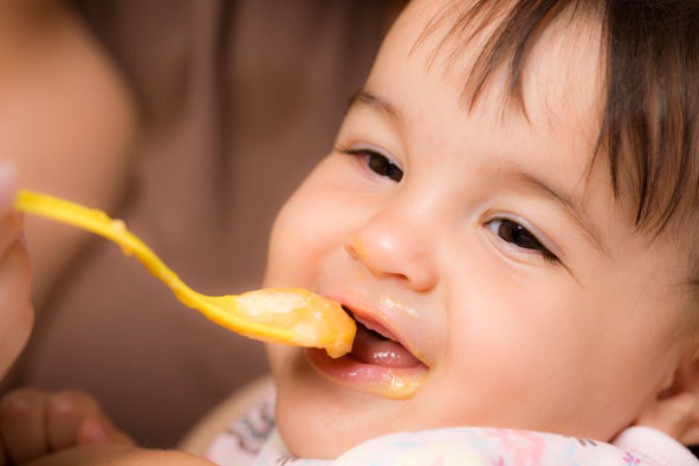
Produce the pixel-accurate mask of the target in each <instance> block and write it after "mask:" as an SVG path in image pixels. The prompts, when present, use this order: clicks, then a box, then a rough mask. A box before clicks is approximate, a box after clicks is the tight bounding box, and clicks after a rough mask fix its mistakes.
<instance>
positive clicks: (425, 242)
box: [344, 214, 437, 291]
mask: <svg viewBox="0 0 699 466" xmlns="http://www.w3.org/2000/svg"><path fill="white" fill-rule="evenodd" d="M396 217H397V216H396V215H391V214H388V215H381V214H379V215H377V216H375V217H374V218H373V219H371V220H370V221H369V222H368V223H366V224H365V225H364V226H363V227H362V228H360V229H359V230H357V231H355V232H354V233H353V234H352V235H351V236H350V237H349V238H348V240H347V242H346V243H345V245H344V247H345V251H347V253H348V254H349V256H350V257H351V258H353V259H354V260H357V261H360V262H362V263H363V264H364V266H365V267H366V268H367V269H368V270H369V271H370V272H371V273H372V274H373V275H375V276H379V277H393V278H396V279H399V280H401V281H404V282H406V283H407V284H408V286H410V287H411V288H412V289H414V290H416V291H426V290H429V289H430V288H432V287H434V286H435V284H436V281H437V270H436V268H435V264H434V262H433V260H432V257H433V255H432V247H433V245H432V244H431V242H430V240H429V233H428V229H427V228H426V226H425V225H414V224H413V223H414V222H413V223H406V222H403V221H398V220H399V219H398V218H396Z"/></svg>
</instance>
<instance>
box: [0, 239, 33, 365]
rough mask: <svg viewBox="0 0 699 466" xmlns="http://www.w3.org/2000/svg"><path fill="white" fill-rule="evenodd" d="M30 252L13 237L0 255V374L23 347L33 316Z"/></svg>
mask: <svg viewBox="0 0 699 466" xmlns="http://www.w3.org/2000/svg"><path fill="white" fill-rule="evenodd" d="M30 285H31V273H30V265H29V256H28V254H27V251H26V249H25V247H24V245H23V244H21V243H20V242H19V241H15V242H14V243H13V244H12V245H11V246H10V248H9V249H8V250H7V251H6V253H5V255H4V256H3V257H0V303H1V305H2V307H1V308H0V376H2V374H4V373H5V371H6V370H7V369H8V368H9V366H10V365H11V364H12V362H13V361H14V359H15V358H16V356H17V355H18V354H19V352H20V351H21V350H22V348H23V347H24V344H25V343H26V341H27V338H28V337H29V333H30V330H31V327H32V323H33V320H34V312H33V308H32V305H31V302H30V297H29V290H30Z"/></svg>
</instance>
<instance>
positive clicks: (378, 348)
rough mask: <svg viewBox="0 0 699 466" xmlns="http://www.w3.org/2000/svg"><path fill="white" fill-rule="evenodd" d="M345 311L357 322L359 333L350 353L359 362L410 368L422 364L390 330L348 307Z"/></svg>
mask: <svg viewBox="0 0 699 466" xmlns="http://www.w3.org/2000/svg"><path fill="white" fill-rule="evenodd" d="M345 311H347V313H348V314H349V315H350V317H352V318H353V319H354V320H355V321H356V322H357V335H356V336H355V338H354V344H353V345H352V351H351V353H350V354H351V356H352V357H353V358H354V359H356V360H357V361H358V362H361V363H364V364H376V365H379V366H384V367H394V368H410V367H416V366H419V365H421V364H422V363H421V362H420V361H419V360H418V359H417V358H416V357H415V356H414V355H413V354H412V353H411V352H410V351H408V349H407V348H405V346H403V345H402V344H401V343H400V342H398V341H396V340H394V339H393V336H392V335H391V334H390V333H389V332H388V330H386V329H384V328H383V327H381V326H380V325H378V324H375V323H372V322H369V321H367V320H365V319H362V318H358V317H357V316H356V315H354V314H353V313H352V311H350V310H348V309H347V308H345Z"/></svg>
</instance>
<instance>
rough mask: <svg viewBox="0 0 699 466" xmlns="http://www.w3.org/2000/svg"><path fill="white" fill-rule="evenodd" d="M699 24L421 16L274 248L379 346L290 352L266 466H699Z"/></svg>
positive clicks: (483, 4)
mask: <svg viewBox="0 0 699 466" xmlns="http://www.w3.org/2000/svg"><path fill="white" fill-rule="evenodd" d="M696 24H699V4H697V2H696V1H694V0H686V1H679V0H677V1H672V2H658V1H634V2H616V1H606V2H605V1H588V2H575V1H557V2H555V1H552V2H544V1H525V0H520V1H516V0H511V1H500V0H482V1H479V2H475V1H473V0H457V1H454V0H415V1H413V2H412V3H410V4H409V5H408V7H407V8H406V10H405V11H404V12H403V14H402V15H401V16H400V18H399V19H398V21H397V22H396V24H395V25H394V27H393V28H392V30H391V32H390V34H389V35H388V36H387V38H386V40H385V42H384V44H383V46H382V48H381V51H380V53H379V55H378V57H377V59H376V62H375V65H374V68H373V70H372V72H371V74H370V76H369V78H368V80H367V81H366V84H365V86H364V87H363V89H361V91H359V92H358V93H357V94H356V96H355V98H354V99H353V100H352V102H351V105H350V107H349V109H348V112H347V115H346V117H345V120H344V122H343V124H342V127H341V129H340V131H339V135H338V137H337V141H336V147H335V148H334V150H333V151H332V152H331V153H330V154H329V155H328V156H327V157H326V158H325V159H324V160H323V161H321V163H320V164H319V165H318V166H317V168H316V169H315V170H314V171H313V172H312V173H311V174H310V176H309V177H308V178H307V180H306V181H305V182H304V183H303V184H302V186H301V187H300V188H299V189H298V191H297V192H296V193H295V194H294V195H293V196H292V197H291V198H290V199H289V201H288V202H287V204H286V205H285V207H284V208H283V209H282V211H281V212H280V213H279V215H278V217H277V220H276V223H275V225H274V229H273V231H272V237H271V242H270V249H269V257H268V268H267V275H266V280H265V286H279V287H302V288H307V289H310V290H312V291H315V292H317V293H320V294H322V295H325V296H328V297H330V298H332V299H334V300H337V301H339V302H341V303H342V304H343V306H344V307H345V308H346V309H347V310H348V312H350V313H351V315H352V316H353V317H354V318H355V319H356V321H357V323H358V327H359V331H358V336H357V338H356V340H355V344H354V347H353V350H352V352H351V354H349V355H347V356H344V357H342V358H339V359H332V358H330V357H328V356H327V355H326V354H325V353H324V352H323V351H321V350H305V349H301V348H296V347H283V346H274V345H271V346H270V347H269V355H270V361H271V367H272V372H273V377H274V383H275V393H276V397H275V399H274V406H275V409H274V422H269V423H267V424H268V427H269V428H263V429H262V430H261V431H259V432H257V433H258V434H259V433H260V432H262V433H263V434H264V436H265V438H264V439H263V441H262V442H261V445H262V448H261V450H260V452H259V453H257V452H252V456H251V457H250V461H251V462H250V463H248V464H280V463H279V462H283V461H291V462H293V459H295V458H314V459H318V461H317V462H314V461H310V460H309V461H308V462H303V464H328V463H327V462H324V461H323V460H333V459H334V460H336V462H337V464H368V462H369V460H372V461H374V462H375V463H376V464H409V461H408V459H410V461H413V462H414V463H413V464H484V465H505V464H513V465H514V464H546V465H560V464H570V465H573V464H595V465H598V464H619V465H637V464H646V465H660V464H672V465H685V464H686V465H697V464H699V462H697V460H695V459H694V457H693V456H692V454H691V453H690V452H689V450H687V449H686V448H685V447H683V446H682V444H685V445H690V444H694V443H699V422H698V420H699V406H698V404H699V401H698V400H699V313H698V306H697V303H698V301H697V298H698V295H697V288H696V286H697V280H698V278H699V271H698V267H697V263H698V262H697V261H698V259H699V257H698V253H699V251H698V250H697V248H696V247H695V246H694V241H693V238H694V237H695V235H696V231H697V230H696V227H697V220H698V219H697V214H698V212H697V207H696V206H697V205H698V204H697V201H698V200H699V199H697V198H698V196H699V191H698V190H699V153H697V150H698V147H697V142H698V141H699V122H698V121H697V119H696V118H695V112H696V109H698V108H699V33H697V32H696ZM264 409H265V406H262V407H261V408H259V409H258V410H257V411H256V413H257V414H259V413H261V412H264ZM253 411H254V410H253ZM258 417H259V416H258ZM249 424H250V422H247V425H249ZM240 425H241V424H234V427H235V426H240ZM232 430H235V429H232ZM661 430H662V431H663V432H664V433H663V432H661ZM225 437H226V434H222V436H221V437H220V438H219V439H218V440H217V443H215V444H214V445H215V446H216V445H218V446H217V447H216V448H214V449H212V450H211V453H210V459H211V460H213V461H215V462H218V463H220V464H237V463H235V462H234V460H233V459H231V458H233V457H234V456H235V455H238V453H236V452H233V451H231V452H230V454H229V453H227V452H226V451H224V449H221V448H220V445H222V444H225ZM231 443H232V442H231ZM119 448H121V449H122V450H119V451H127V450H128V451H129V452H130V453H128V454H127V453H124V458H126V457H128V459H129V460H131V459H134V458H139V457H138V455H139V454H142V455H145V456H143V457H141V458H140V461H136V462H135V463H134V464H148V463H147V461H149V460H153V459H154V458H155V456H153V455H156V456H157V454H156V453H154V452H148V451H143V450H130V449H129V447H126V446H124V447H119ZM123 449H127V450H123ZM81 450H82V451H84V450H85V449H77V450H67V451H64V452H59V453H58V454H57V455H54V456H47V457H45V458H43V459H42V460H41V462H40V463H39V464H53V463H51V461H52V459H53V460H56V459H57V458H61V455H73V456H70V458H72V459H71V461H72V462H71V463H70V464H80V461H79V460H78V459H79V458H80V455H81V454H82V453H81ZM86 450H89V454H90V455H93V456H91V457H90V458H91V459H90V462H89V464H99V461H97V460H96V459H95V458H96V457H95V456H94V455H95V451H96V450H95V449H94V448H91V449H90V448H89V449H86ZM161 453H162V454H167V455H171V456H170V457H168V458H169V459H168V461H170V463H168V464H179V463H178V462H177V461H180V460H181V461H182V463H183V464H194V463H196V462H198V461H201V460H198V459H194V458H191V457H185V456H182V457H178V456H177V455H176V454H175V453H172V452H161ZM248 453H250V452H248ZM255 455H257V458H255ZM63 457H64V458H65V456H63ZM237 457H242V456H241V455H238V456H237ZM56 461H57V460H56ZM153 461H155V460H153ZM229 461H230V462H229ZM299 461H300V460H299ZM439 461H442V463H439ZM268 462H269V463H268ZM117 464H118V463H117ZM124 464H126V463H124ZM284 464H286V463H284Z"/></svg>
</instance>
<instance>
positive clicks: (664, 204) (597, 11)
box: [418, 0, 699, 234]
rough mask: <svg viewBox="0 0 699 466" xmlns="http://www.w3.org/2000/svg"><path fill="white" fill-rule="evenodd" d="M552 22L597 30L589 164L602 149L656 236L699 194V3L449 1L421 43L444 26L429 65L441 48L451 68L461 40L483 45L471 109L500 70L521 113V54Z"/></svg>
mask: <svg viewBox="0 0 699 466" xmlns="http://www.w3.org/2000/svg"><path fill="white" fill-rule="evenodd" d="M554 20H562V21H568V23H564V27H574V26H579V25H581V24H582V25H585V24H595V25H597V27H598V28H599V26H601V28H600V31H601V34H602V41H601V44H602V52H601V53H602V57H601V58H602V59H603V61H602V65H603V66H604V69H603V70H601V72H602V74H601V76H603V77H604V79H605V81H606V82H603V83H602V84H603V86H605V87H604V91H605V92H606V95H605V102H604V107H603V114H602V116H601V126H600V130H599V134H598V140H597V151H596V152H595V154H594V157H593V162H594V161H595V160H597V159H599V157H600V154H605V155H606V157H607V160H608V164H609V168H610V175H611V180H612V188H613V190H614V193H615V195H616V196H617V198H621V197H623V198H624V199H629V200H630V202H631V203H632V205H633V207H634V215H635V223H636V226H637V228H638V229H639V230H651V231H652V232H653V233H654V234H660V232H662V231H663V230H664V229H665V227H666V226H667V224H668V223H670V222H671V221H672V220H673V219H674V218H684V217H686V216H691V217H694V215H696V211H697V209H696V206H697V201H698V200H699V199H698V198H699V175H698V174H697V171H698V167H697V165H699V164H698V162H697V160H696V158H697V155H698V154H697V131H698V128H697V117H696V112H697V110H698V107H699V105H698V104H699V26H698V25H699V2H697V1H696V0H607V1H604V0H586V1H584V0H512V1H503V0H478V1H476V2H475V4H474V3H473V2H470V1H463V0H455V1H453V2H451V3H449V4H448V6H447V7H445V8H444V9H443V10H442V11H440V12H439V13H438V14H437V15H436V16H435V18H434V19H433V20H432V21H431V22H430V24H429V25H428V26H427V27H426V29H425V31H424V32H423V34H422V36H421V39H420V40H418V44H419V43H420V42H421V41H422V39H423V38H424V37H425V36H426V35H430V34H433V33H434V32H435V31H437V30H444V29H446V31H447V32H446V33H445V34H444V36H443V37H442V38H441V40H440V41H439V43H438V46H437V47H436V48H435V50H433V51H432V53H431V55H430V57H429V60H428V61H429V63H430V64H431V63H432V62H433V61H434V60H435V58H436V56H437V55H438V54H443V53H444V51H445V50H447V51H448V52H447V53H446V55H444V56H445V57H446V62H447V63H448V64H453V63H456V62H457V61H458V60H459V55H460V52H461V51H462V50H463V48H465V47H466V45H468V44H469V43H471V42H472V41H474V40H481V41H483V42H482V44H483V45H482V47H481V51H480V54H479V55H478V56H477V57H476V60H475V62H474V63H473V64H472V66H470V68H469V70H468V72H467V76H466V79H465V86H464V93H463V100H464V102H465V104H466V106H467V108H469V109H470V108H472V107H473V105H474V103H475V102H476V101H477V100H478V99H479V97H480V96H481V95H482V93H483V91H484V89H485V88H486V87H487V85H488V84H489V82H490V80H491V78H492V77H493V75H494V74H495V73H496V72H498V71H504V72H505V78H506V79H505V85H506V91H507V95H508V97H509V98H510V99H511V102H512V103H514V104H516V105H517V106H518V107H519V108H520V109H521V111H523V112H524V115H525V116H526V108H525V103H524V98H523V95H522V88H523V86H522V80H523V76H524V72H525V67H526V63H527V58H528V56H529V54H530V52H531V50H532V49H533V47H534V45H535V44H536V43H537V41H538V39H539V38H540V37H541V35H542V33H543V32H544V31H545V30H546V29H547V28H548V27H549V26H550V25H551V24H552V23H553V22H554ZM445 25H447V27H446V28H444V26H445ZM447 46H448V47H447Z"/></svg>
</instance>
